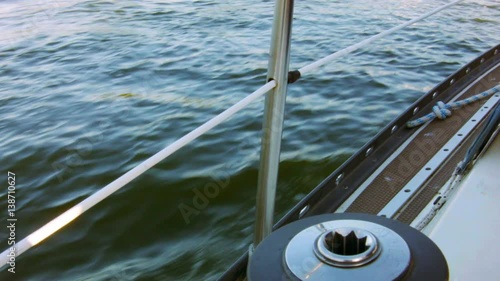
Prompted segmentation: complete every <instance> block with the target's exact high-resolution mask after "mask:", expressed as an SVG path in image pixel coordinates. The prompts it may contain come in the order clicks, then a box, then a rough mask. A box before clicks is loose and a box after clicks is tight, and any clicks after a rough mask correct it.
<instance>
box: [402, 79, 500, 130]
mask: <svg viewBox="0 0 500 281" xmlns="http://www.w3.org/2000/svg"><path fill="white" fill-rule="evenodd" d="M497 92H500V84H498V85H497V86H495V87H493V88H491V89H489V90H487V91H484V92H482V93H480V94H477V95H474V96H472V97H469V98H466V99H463V100H459V101H454V102H450V103H447V104H445V103H444V102H442V101H438V102H437V103H436V105H435V106H433V107H432V112H431V113H429V114H427V115H425V116H423V117H420V118H417V119H415V120H411V121H408V122H406V127H408V128H413V127H417V126H420V125H422V124H425V123H427V122H429V121H432V120H434V118H436V117H437V118H439V119H441V120H444V119H446V118H448V117H450V116H451V111H452V110H455V109H459V108H462V107H464V106H466V105H468V104H471V103H473V102H476V101H478V100H481V99H484V98H486V97H488V96H491V95H492V94H494V93H497Z"/></svg>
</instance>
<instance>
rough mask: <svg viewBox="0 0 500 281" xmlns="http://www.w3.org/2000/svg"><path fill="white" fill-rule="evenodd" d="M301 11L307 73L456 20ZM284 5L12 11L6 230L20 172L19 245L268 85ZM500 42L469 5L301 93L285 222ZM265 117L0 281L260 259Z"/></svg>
mask: <svg viewBox="0 0 500 281" xmlns="http://www.w3.org/2000/svg"><path fill="white" fill-rule="evenodd" d="M296 2H297V3H296V8H295V18H294V23H293V24H294V27H293V40H292V55H291V61H292V62H291V64H292V66H291V67H292V68H299V67H302V66H304V65H305V64H307V63H309V62H312V61H314V60H316V59H319V58H321V57H322V56H325V55H327V54H329V53H331V52H334V51H336V50H339V49H341V48H343V47H346V46H349V45H350V44H353V43H356V42H358V41H360V40H362V39H364V38H367V37H368V36H371V35H374V34H376V33H378V32H381V31H383V30H386V29H388V28H390V27H393V26H395V25H397V24H400V23H402V22H404V21H406V20H408V19H410V18H413V17H417V16H419V15H421V14H423V13H425V12H427V11H429V10H431V9H434V8H435V7H437V6H439V5H442V4H444V3H446V1H431V0H408V1H400V0H398V1H396V0H389V1H387V0H384V1H382V0H380V1H379V0H377V1H360V0H353V1H328V0H311V1H296ZM273 4H274V1H255V0H252V1H242V0H233V1H228V0H222V1H212V0H206V1H153V0H148V1H96V0H87V1H86V0H79V1H78V0H72V1H62V0H61V1H48V0H39V1H28V0H10V1H2V2H1V3H0V93H1V94H0V155H1V175H0V182H1V184H0V187H1V188H2V189H1V190H0V196H1V197H0V198H1V200H0V201H1V202H0V221H1V222H2V224H6V220H7V195H6V194H7V172H8V171H11V172H14V173H15V174H16V186H17V190H16V200H17V201H16V217H17V219H18V221H17V223H16V240H18V241H19V240H20V239H21V238H24V237H25V236H27V235H28V234H30V233H31V232H33V231H35V230H36V229H38V228H39V227H41V226H42V225H44V224H45V223H47V222H48V221H49V220H51V219H52V218H54V217H55V216H57V215H58V214H61V213H62V212H63V211H65V210H66V209H68V208H70V207H71V206H73V205H75V204H76V203H78V202H79V201H81V200H83V199H84V198H86V197H88V196H89V195H91V194H92V193H94V192H96V191H97V190H99V189H100V188H102V187H103V186H105V185H106V184H108V183H110V182H111V181H113V180H114V179H116V178H117V177H119V176H120V175H121V174H123V173H125V172H126V171H128V170H130V169H131V168H133V167H134V166H135V165H137V164H138V163H140V162H141V161H142V160H145V159H146V158H147V157H149V156H151V155H152V154H154V153H156V152H157V151H159V150H160V149H162V148H163V147H165V146H166V145H168V144H169V143H172V142H173V141H174V140H176V139H177V138H179V137H181V136H182V135H184V134H185V133H187V132H189V131H190V130H192V129H194V128H195V127H196V126H197V125H199V124H201V123H203V122H205V121H206V120H208V119H209V118H210V117H212V116H214V115H215V114H217V113H219V112H221V111H222V110H224V109H225V108H227V107H229V106H230V105H232V104H233V103H235V102H237V101H238V100H239V99H241V98H243V97H244V96H245V95H246V94H248V93H250V92H252V91H253V90H255V89H256V88H258V87H259V86H260V85H262V84H263V83H264V82H265V77H266V68H267V59H268V52H269V44H270V34H271V25H272V13H273ZM499 24H500V4H499V3H498V1H465V2H464V3H462V4H459V5H457V6H455V7H452V8H450V9H449V10H447V11H444V12H442V13H440V14H439V15H437V16H434V17H432V18H430V19H427V20H425V21H423V22H420V23H417V24H415V25H413V26H411V27H409V28H407V29H404V30H402V31H399V32H398V33H396V34H394V35H392V36H389V37H387V38H386V39H383V40H380V41H377V42H376V43H375V44H373V45H372V46H369V47H367V48H364V49H363V50H362V51H358V52H356V53H355V54H354V55H351V56H349V57H346V58H342V59H340V60H339V61H337V62H335V63H333V64H330V65H328V66H326V67H324V68H322V69H321V70H319V71H317V72H315V73H314V74H311V75H307V76H305V77H304V78H303V79H302V80H301V81H299V82H297V83H295V84H293V85H291V86H290V89H289V93H288V97H287V107H286V121H285V131H284V135H283V137H284V139H283V151H282V157H281V160H282V163H281V166H280V176H279V186H278V195H277V202H276V217H277V218H278V217H281V216H282V215H284V214H285V212H286V210H288V209H289V208H290V207H291V206H293V205H294V204H295V203H296V202H298V201H299V200H300V199H301V198H302V197H303V196H304V195H305V194H307V193H308V192H309V191H310V190H311V189H312V188H314V187H315V186H316V185H317V184H318V183H319V182H320V181H321V180H322V179H323V178H325V177H326V176H327V175H328V174H329V173H331V172H332V171H333V170H334V169H335V168H336V167H337V166H338V165H340V164H341V163H342V161H344V160H345V159H347V158H348V157H349V156H350V155H351V154H352V153H353V152H354V151H355V150H356V149H358V148H360V147H361V146H362V145H363V143H365V142H366V141H367V140H368V139H369V138H370V137H372V136H374V135H375V134H376V133H377V131H379V130H380V129H381V128H382V127H383V126H384V124H386V123H387V122H388V121H389V120H391V119H392V118H394V117H395V116H397V115H398V114H399V113H401V112H402V111H403V110H404V109H405V108H406V107H407V106H409V105H410V104H411V103H412V102H413V101H415V100H416V99H417V98H418V97H419V96H420V95H421V94H422V93H424V92H425V91H426V90H429V89H431V88H432V87H433V86H434V85H435V84H436V83H438V82H440V81H441V80H442V79H443V78H445V77H447V76H448V75H450V74H451V73H453V72H454V71H455V70H456V69H458V68H459V67H460V66H462V65H463V64H465V63H467V62H468V61H470V60H472V59H473V58H474V57H476V56H477V55H479V54H480V53H482V52H484V51H486V50H487V49H489V48H490V47H492V46H494V45H496V44H498V43H499V41H500V33H499V32H498V30H499V29H498V26H499ZM262 114H263V99H259V100H258V101H257V102H255V103H253V104H252V105H251V106H250V107H248V108H247V109H245V110H244V111H242V112H240V113H238V114H237V115H235V116H234V117H233V118H231V119H230V120H229V121H228V122H225V123H224V124H222V125H221V126H218V127H217V128H215V129H213V130H212V131H211V132H210V133H208V134H207V135H205V136H203V137H201V138H200V139H199V140H197V141H195V142H194V143H192V144H190V145H189V146H187V147H185V148H183V149H181V150H180V151H178V152H177V153H175V154H174V155H172V156H171V157H169V158H168V159H167V160H165V161H163V162H161V163H160V164H159V165H157V166H155V167H154V168H153V169H151V170H150V171H148V172H147V173H146V174H144V175H143V176H141V177H140V178H138V179H137V180H134V181H133V182H131V183H130V184H128V185H127V186H125V187H124V188H123V189H121V190H120V191H118V192H117V193H116V194H114V195H113V196H111V197H109V198H108V199H106V200H104V201H103V202H101V203H99V204H98V205H96V206H95V207H94V208H92V209H91V210H90V211H88V212H87V213H85V214H84V215H83V216H81V217H80V218H79V219H77V220H76V221H74V222H73V223H71V224H70V225H68V226H66V227H65V228H64V229H63V230H62V231H60V232H58V233H57V234H56V235H54V236H53V237H51V238H49V239H47V240H46V241H44V242H43V243H41V245H39V246H37V247H35V248H33V249H31V250H29V251H28V252H26V253H25V254H23V255H22V256H20V257H18V258H17V260H16V272H17V273H16V274H15V275H12V274H10V273H8V272H7V271H6V270H7V268H6V267H4V268H2V272H1V273H0V280H15V279H18V280H213V279H215V278H217V276H219V275H220V274H221V273H222V272H223V271H224V270H225V269H226V268H227V267H228V266H229V265H230V264H231V263H232V262H233V261H234V260H235V259H236V258H237V257H239V256H240V255H241V254H242V253H243V252H244V251H245V250H246V249H247V248H248V245H249V243H250V241H251V237H252V233H253V222H254V215H255V207H254V205H255V193H256V181H257V174H258V172H257V167H258V157H259V150H260V135H261V127H262ZM200 193H205V194H207V195H208V198H204V199H200V196H199V195H197V194H200ZM183 213H184V215H183ZM0 229H2V230H1V231H0V245H1V250H4V249H5V248H7V246H8V245H7V234H8V233H7V231H6V230H5V226H3V227H0ZM14 277H15V278H14Z"/></svg>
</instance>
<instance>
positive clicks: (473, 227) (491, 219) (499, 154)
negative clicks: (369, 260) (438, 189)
mask: <svg viewBox="0 0 500 281" xmlns="http://www.w3.org/2000/svg"><path fill="white" fill-rule="evenodd" d="M454 193H455V194H454V195H453V196H452V198H450V199H449V200H448V202H447V203H446V204H445V205H444V206H443V208H442V210H441V211H440V212H439V213H438V215H437V216H436V217H435V218H434V220H433V221H432V222H431V223H430V224H429V225H428V226H427V228H426V229H424V233H426V234H427V235H428V236H429V237H430V238H431V239H432V240H433V241H434V242H435V243H436V244H437V245H438V246H439V248H440V249H441V250H442V251H443V253H444V255H445V256H446V259H447V261H448V266H449V268H450V280H452V281H456V280H464V281H469V280H500V255H499V253H500V243H498V240H499V238H500V136H497V138H496V140H495V141H494V143H493V145H492V146H491V147H490V148H489V149H488V151H487V152H486V154H485V155H484V156H483V157H482V158H480V159H479V160H478V161H477V163H476V164H475V166H474V167H473V169H472V170H471V171H470V172H469V174H468V175H467V176H466V177H464V179H463V181H462V183H461V184H460V185H459V187H458V189H457V190H456V191H455V192H454Z"/></svg>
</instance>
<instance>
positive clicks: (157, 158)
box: [0, 0, 463, 267]
mask: <svg viewBox="0 0 500 281" xmlns="http://www.w3.org/2000/svg"><path fill="white" fill-rule="evenodd" d="M462 1H463V0H456V1H452V2H450V3H448V4H446V5H443V6H441V7H439V8H437V9H434V10H432V11H430V12H428V13H426V14H424V15H422V16H420V17H418V18H415V19H412V20H410V21H407V22H405V23H403V24H401V25H398V26H396V27H393V28H391V29H389V30H386V31H384V32H381V33H379V34H377V35H374V36H372V37H370V38H368V39H365V40H363V41H361V42H359V43H357V44H354V45H352V46H349V47H347V48H345V49H342V50H340V51H337V52H335V53H333V54H331V55H328V56H326V57H324V58H322V59H320V60H318V61H315V62H313V63H311V64H309V65H306V66H304V67H302V68H300V69H299V70H298V71H300V73H301V74H302V75H303V74H305V73H308V72H311V71H313V70H315V69H317V68H319V67H321V66H323V65H325V64H327V63H329V62H331V61H333V60H335V59H337V58H340V57H342V56H345V55H347V54H349V53H352V52H354V51H355V50H358V49H360V48H362V47H364V46H367V45H369V44H370V43H372V42H374V41H375V40H377V39H380V38H382V37H385V36H388V35H390V34H392V33H394V32H396V31H398V30H400V29H402V28H404V27H406V26H409V25H411V24H413V23H416V22H418V21H421V20H423V19H425V18H427V17H429V16H431V15H433V14H435V13H438V12H439V11H442V10H444V9H446V8H448V7H450V6H452V5H454V4H457V3H459V2H462ZM276 86H277V84H276V82H275V81H274V80H271V81H269V82H267V83H266V84H264V85H263V86H261V87H260V88H259V89H257V90H256V91H254V92H253V93H251V94H250V95H248V96H246V97H245V98H243V99H242V100H240V101H239V102H237V103H236V104H234V105H233V106H231V107H229V108H228V109H226V110H224V111H223V112H221V113H220V114H218V115H217V116H215V117H213V118H212V119H210V120H209V121H207V122H206V123H204V124H202V125H200V126H199V127H197V128H196V129H194V130H193V131H191V132H190V133H188V134H186V135H184V136H183V137H181V138H180V139H178V140H176V141H175V142H173V143H172V144H170V145H168V146H167V147H165V148H164V149H162V150H161V151H159V152H158V153H156V154H154V155H153V156H151V157H150V158H148V159H147V160H145V161H144V162H142V163H140V164H139V165H137V166H136V167H135V168H133V169H132V170H130V171H128V172H127V173H125V174H123V175H122V176H120V177H119V178H117V179H116V180H114V181H113V182H111V183H110V184H108V185H106V186H104V187H103V188H102V189H100V190H99V191H97V192H96V193H94V194H92V195H91V196H89V197H88V198H86V199H85V200H83V201H82V202H80V203H78V204H77V205H75V206H74V207H72V208H70V209H69V210H67V211H65V212H64V213H62V214H61V215H59V216H58V217H56V218H55V219H53V220H51V221H50V222H48V223H47V224H45V225H44V226H42V227H41V228H40V229H38V230H36V231H35V232H33V233H32V234H30V235H28V236H27V237H26V238H24V239H22V240H21V241H20V242H19V243H16V245H15V246H14V247H15V253H16V257H18V256H19V255H21V254H22V253H24V252H26V251H27V250H28V249H30V248H31V247H33V246H35V245H38V244H39V243H40V242H41V241H43V240H45V239H46V238H48V237H49V236H51V235H52V234H54V233H55V232H57V231H59V230H60V229H61V228H63V227H64V226H66V225H67V224H69V223H70V222H72V221H73V220H74V219H76V218H77V217H79V216H80V215H81V214H83V213H84V212H85V211H87V210H89V209H90V208H92V207H93V206H95V205H96V204H98V203H99V202H101V201H102V200H104V199H105V198H107V197H109V196H110V195H112V194H113V193H114V192H116V191H117V190H119V189H120V188H122V187H123V186H125V185H126V184H127V183H129V182H130V181H132V180H134V179H135V178H137V177H138V176H140V175H141V174H143V173H144V172H146V171H147V170H149V169H150V168H152V167H153V166H154V165H156V164H158V163H159V162H161V161H162V160H164V159H165V158H167V157H168V156H170V155H171V154H173V153H174V152H176V151H177V150H179V149H180V148H182V147H184V146H186V145H187V144H189V143H190V142H192V141H193V140H195V139H196V138H198V137H200V136H201V135H203V134H205V133H206V132H208V131H209V130H210V129H212V128H214V127H215V126H217V125H219V124H220V123H222V122H224V121H225V120H227V119H229V118H230V117H231V116H232V115H234V114H235V113H237V112H238V111H240V110H242V109H243V108H245V107H246V106H247V105H249V104H250V103H252V102H253V101H255V100H256V99H258V98H259V97H261V96H263V95H265V94H266V93H268V92H269V91H270V90H272V89H274V88H275V87H276ZM10 252H11V251H10V248H9V249H6V250H5V251H4V252H2V253H1V254H0V267H3V266H4V265H6V264H8V262H9V256H8V254H9V253H10Z"/></svg>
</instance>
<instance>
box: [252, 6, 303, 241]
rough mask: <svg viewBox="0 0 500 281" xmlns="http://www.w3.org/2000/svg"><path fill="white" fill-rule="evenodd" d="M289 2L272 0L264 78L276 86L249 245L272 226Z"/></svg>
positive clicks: (268, 102)
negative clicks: (271, 19) (252, 232)
mask: <svg viewBox="0 0 500 281" xmlns="http://www.w3.org/2000/svg"><path fill="white" fill-rule="evenodd" d="M293 2H294V0H276V3H275V5H276V6H275V11H274V23H273V33H272V39H271V51H270V57H269V66H268V74H267V79H268V81H269V80H271V79H273V80H275V81H276V87H275V88H274V90H273V92H271V93H269V94H268V95H267V96H266V105H265V111H264V124H263V136H262V148H261V154H260V169H259V179H258V187H257V206H256V207H257V218H256V224H255V238H254V244H253V247H256V246H257V245H258V244H259V243H260V242H261V241H262V240H263V239H264V238H265V237H266V236H267V235H268V234H269V233H271V231H272V226H273V214H274V200H275V194H276V184H277V181H278V166H279V160H280V148H281V137H282V131H283V118H284V112H285V99H286V91H287V80H288V63H289V60H290V52H289V51H290V37H291V32H292V18H293Z"/></svg>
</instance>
